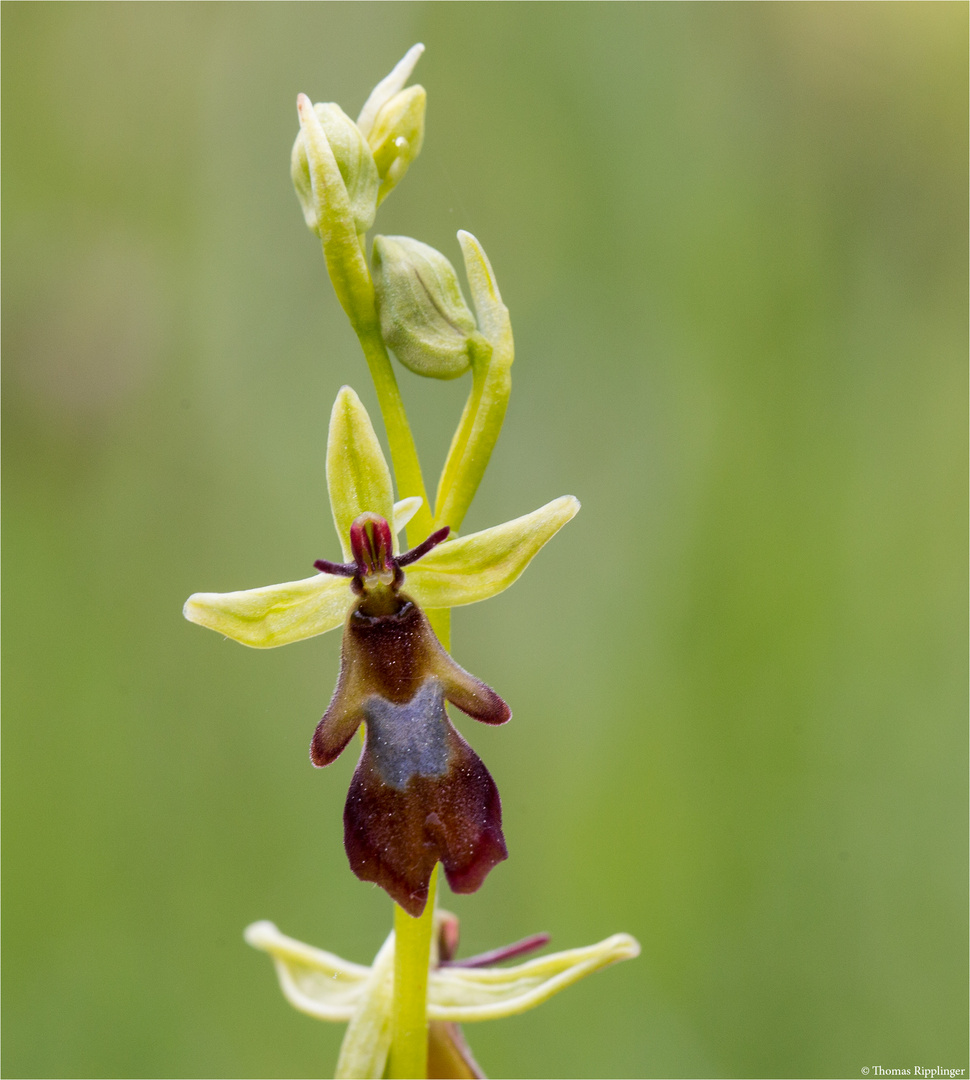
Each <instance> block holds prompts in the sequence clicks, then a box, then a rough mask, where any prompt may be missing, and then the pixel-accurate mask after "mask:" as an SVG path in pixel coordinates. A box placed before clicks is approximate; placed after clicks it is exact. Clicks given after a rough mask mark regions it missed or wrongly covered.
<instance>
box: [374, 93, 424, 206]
mask: <svg viewBox="0 0 970 1080" xmlns="http://www.w3.org/2000/svg"><path fill="white" fill-rule="evenodd" d="M427 100H428V95H427V94H426V93H425V89H424V87H423V86H409V87H408V88H407V89H406V90H401V91H400V92H399V93H397V94H395V95H394V97H392V98H391V99H390V101H388V102H387V103H386V104H385V105H384V106H382V108H381V110H380V111H379V112H378V114H377V116H376V118H375V120H374V127H373V128H372V130H371V131H370V133H369V134H368V136H367V141H368V143H369V144H370V148H371V150H372V151H373V154H374V161H375V163H376V164H377V173H378V175H379V176H380V178H381V187H380V191H379V192H378V194H377V202H378V204H380V203H382V202H383V201H384V199H385V198H386V197H387V196H388V195H389V194H390V193H391V190H392V189H393V188H394V186H395V185H396V184H398V183H399V182H400V181H401V180H402V179H403V178H404V174H405V173H406V172H407V171H408V166H409V165H410V164H411V162H412V161H414V159H415V158H416V157H417V156H418V154H419V153H420V152H421V144H422V143H423V142H424V110H425V105H426V104H427Z"/></svg>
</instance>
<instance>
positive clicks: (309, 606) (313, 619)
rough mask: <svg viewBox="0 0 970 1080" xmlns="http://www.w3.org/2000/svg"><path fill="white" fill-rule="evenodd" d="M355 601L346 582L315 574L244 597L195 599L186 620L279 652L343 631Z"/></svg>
mask: <svg viewBox="0 0 970 1080" xmlns="http://www.w3.org/2000/svg"><path fill="white" fill-rule="evenodd" d="M355 600H356V597H355V596H354V594H353V592H352V591H351V588H350V581H349V580H348V579H347V578H345V577H331V576H330V575H329V574H315V575H314V576H313V577H310V578H303V579H302V580H301V581H286V582H284V583H283V584H282V585H265V586H263V587H262V588H261V589H247V590H245V591H243V592H228V593H193V594H192V595H191V596H190V597H189V598H188V600H186V601H185V607H184V608H183V609H182V614H183V615H184V616H185V617H186V618H187V619H188V620H189V622H194V623H198V625H199V626H205V627H208V629H210V630H215V631H216V633H219V634H224V635H225V636H226V637H228V638H232V640H233V641H238V642H239V643H240V644H242V645H249V646H250V647H251V648H254V649H275V648H276V646H277V645H289V644H290V643H291V642H293V641H302V640H303V639H304V638H309V637H315V636H316V635H317V634H325V633H326V632H327V631H328V630H333V629H335V628H336V627H338V626H342V625H343V622H344V620H345V619H346V618H347V613H348V612H349V611H350V609H351V607H352V606H353V604H354V601H355Z"/></svg>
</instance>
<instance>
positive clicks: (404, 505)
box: [392, 495, 424, 535]
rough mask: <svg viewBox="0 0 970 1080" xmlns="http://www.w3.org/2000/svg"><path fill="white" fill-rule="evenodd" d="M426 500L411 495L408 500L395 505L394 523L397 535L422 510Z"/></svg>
mask: <svg viewBox="0 0 970 1080" xmlns="http://www.w3.org/2000/svg"><path fill="white" fill-rule="evenodd" d="M423 502H424V499H422V498H421V496H420V495H409V496H408V497H407V498H406V499H401V501H400V502H396V503H395V504H394V521H393V523H392V527H393V531H394V533H395V535H396V534H397V533H399V532H400V531H401V530H402V529H403V528H404V527H405V526H406V525H407V523H408V522H409V521H410V520H411V518H413V517H414V515H415V514H416V513H417V512H418V511H419V510H420V509H421V504H422V503H423Z"/></svg>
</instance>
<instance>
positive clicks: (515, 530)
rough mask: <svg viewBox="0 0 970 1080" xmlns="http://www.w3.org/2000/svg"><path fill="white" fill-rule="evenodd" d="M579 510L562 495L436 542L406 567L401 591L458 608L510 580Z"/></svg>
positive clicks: (429, 602)
mask: <svg viewBox="0 0 970 1080" xmlns="http://www.w3.org/2000/svg"><path fill="white" fill-rule="evenodd" d="M578 510H579V500H578V499H576V498H574V497H573V496H572V495H563V496H562V498H559V499H554V500H553V501H552V502H551V503H547V504H546V505H545V506H543V507H540V508H539V509H538V510H535V511H533V512H532V513H531V514H526V515H525V517H520V518H516V519H515V520H514V521H506V522H505V524H504V525H496V526H495V527H494V528H492V529H485V530H484V531H483V532H478V533H472V534H471V535H469V536H463V537H461V538H460V539H459V540H451V541H448V542H447V543H444V544H439V546H438V547H436V548H435V549H434V550H433V551H431V552H430V553H429V554H427V555H425V557H424V558H423V559H421V560H420V562H417V563H415V564H414V566H413V567H408V569H407V571H406V573H405V582H404V591H405V592H406V593H407V594H408V595H409V596H410V597H412V599H414V600H416V601H417V603H418V604H420V605H421V606H422V607H428V608H438V607H459V606H460V605H462V604H474V603H475V602H476V601H478V600H487V599H488V598H489V597H490V596H495V594H496V593H500V592H501V591H502V590H503V589H507V588H508V587H509V586H510V585H511V584H512V582H513V581H515V579H516V578H517V577H518V576H519V574H521V573H522V571H523V570H524V569H525V568H526V567H527V566H528V565H529V563H530V562H531V561H532V558H533V556H534V555H535V554H536V552H538V550H539V549H540V548H541V547H542V545H543V544H545V543H546V541H547V540H549V539H550V538H551V537H552V536H554V535H555V534H556V533H557V532H558V531H559V530H560V529H561V528H562V527H563V525H565V524H566V522H567V521H569V520H570V518H572V517H574V516H575V514H576V512H577V511H578Z"/></svg>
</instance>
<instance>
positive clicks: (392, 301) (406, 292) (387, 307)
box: [374, 236, 489, 379]
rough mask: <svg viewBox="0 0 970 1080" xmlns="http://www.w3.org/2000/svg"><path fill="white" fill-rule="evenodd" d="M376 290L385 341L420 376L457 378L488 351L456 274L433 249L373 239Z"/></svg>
mask: <svg viewBox="0 0 970 1080" xmlns="http://www.w3.org/2000/svg"><path fill="white" fill-rule="evenodd" d="M374 286H375V289H376V291H377V309H378V311H379V313H380V317H381V333H382V334H383V336H384V341H385V342H386V343H387V345H388V347H389V348H391V349H393V350H394V354H395V355H396V356H397V358H398V360H400V361H401V363H402V364H403V365H404V366H405V367H406V368H408V369H409V370H410V371H413V372H414V373H415V374H416V375H426V376H429V377H430V378H433V379H454V378H457V377H458V376H459V375H462V374H464V372H466V371H467V370H468V368H469V365H470V364H471V353H472V350H473V349H474V348H488V347H489V346H488V344H487V342H486V341H485V339H484V338H483V337H482V336H481V334H479V333H478V330H477V328H476V324H475V317H474V316H473V315H472V313H471V311H470V310H469V309H468V305H467V304H466V303H465V298H464V297H463V296H462V294H461V287H460V286H459V284H458V276H457V274H456V273H455V268H454V267H453V266H452V265H451V263H450V262H449V261H448V260H447V259H446V258H445V257H444V255H442V254H441V252H440V251H435V249H434V248H433V247H429V246H428V245H427V244H422V243H421V242H420V241H419V240H412V239H411V238H410V237H408V236H376V237H374Z"/></svg>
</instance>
